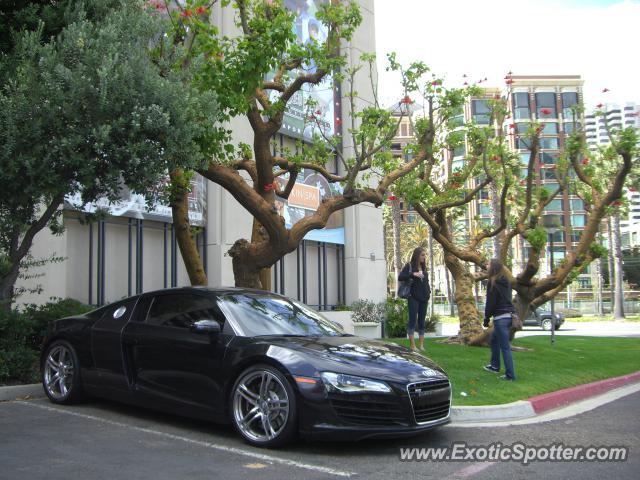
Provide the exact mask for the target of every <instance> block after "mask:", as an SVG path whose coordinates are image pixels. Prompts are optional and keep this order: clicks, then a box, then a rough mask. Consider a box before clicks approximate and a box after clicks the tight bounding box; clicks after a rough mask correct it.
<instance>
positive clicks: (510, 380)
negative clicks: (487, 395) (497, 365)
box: [498, 375, 515, 382]
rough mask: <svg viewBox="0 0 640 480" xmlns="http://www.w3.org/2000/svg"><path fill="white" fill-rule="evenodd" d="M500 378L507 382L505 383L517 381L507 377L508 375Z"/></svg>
mask: <svg viewBox="0 0 640 480" xmlns="http://www.w3.org/2000/svg"><path fill="white" fill-rule="evenodd" d="M498 378H499V379H500V380H505V381H507V382H513V381H514V380H515V378H513V377H507V376H506V375H500V376H499V377H498Z"/></svg>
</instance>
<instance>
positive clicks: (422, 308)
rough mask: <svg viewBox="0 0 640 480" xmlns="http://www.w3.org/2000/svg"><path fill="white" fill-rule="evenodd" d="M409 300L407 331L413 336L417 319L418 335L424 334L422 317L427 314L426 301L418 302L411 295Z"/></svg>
mask: <svg viewBox="0 0 640 480" xmlns="http://www.w3.org/2000/svg"><path fill="white" fill-rule="evenodd" d="M408 301H409V325H408V326H407V333H408V334H409V336H410V337H413V332H415V331H416V320H417V321H418V335H420V336H421V337H422V336H424V319H425V317H426V316H427V302H419V301H418V300H416V299H415V298H413V297H409V298H408Z"/></svg>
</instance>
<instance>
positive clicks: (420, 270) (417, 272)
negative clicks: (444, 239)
mask: <svg viewBox="0 0 640 480" xmlns="http://www.w3.org/2000/svg"><path fill="white" fill-rule="evenodd" d="M398 280H400V281H405V282H406V281H408V280H413V281H412V283H411V295H410V296H409V298H408V299H407V301H408V302H409V324H408V325H407V334H408V335H409V348H411V350H415V349H416V341H415V339H414V338H413V335H414V332H415V330H416V323H417V324H418V342H419V343H418V347H419V348H420V350H424V327H425V317H426V316H427V302H429V297H430V296H431V287H430V286H429V278H428V277H427V254H426V253H425V251H424V249H423V248H420V247H418V248H416V249H415V250H414V251H413V254H412V255H411V262H409V263H407V264H406V265H405V266H404V268H403V269H402V271H401V272H400V275H398Z"/></svg>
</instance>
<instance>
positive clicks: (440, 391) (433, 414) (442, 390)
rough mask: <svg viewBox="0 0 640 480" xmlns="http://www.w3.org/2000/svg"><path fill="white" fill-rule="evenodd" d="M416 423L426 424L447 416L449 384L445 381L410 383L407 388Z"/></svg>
mask: <svg viewBox="0 0 640 480" xmlns="http://www.w3.org/2000/svg"><path fill="white" fill-rule="evenodd" d="M407 391H408V392H409V398H410V399H411V406H412V407H413V414H414V416H415V419H416V423H427V422H433V421H435V420H440V419H442V418H446V417H448V416H449V408H450V407H451V384H450V383H449V380H447V379H438V380H432V381H427V382H420V383H412V384H410V385H408V386H407Z"/></svg>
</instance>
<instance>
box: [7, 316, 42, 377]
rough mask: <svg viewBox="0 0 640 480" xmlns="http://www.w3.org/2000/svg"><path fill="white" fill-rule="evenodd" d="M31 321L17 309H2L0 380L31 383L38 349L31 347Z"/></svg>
mask: <svg viewBox="0 0 640 480" xmlns="http://www.w3.org/2000/svg"><path fill="white" fill-rule="evenodd" d="M31 332H32V329H31V323H30V322H29V320H28V319H27V318H26V317H24V316H23V315H21V314H20V313H18V312H17V311H15V310H11V311H9V312H7V311H4V310H2V311H0V382H2V383H5V382H17V383H31V382H32V381H33V380H34V377H35V376H36V373H37V366H38V351H37V350H35V349H33V348H30V346H29V343H30V341H29V339H30V336H31Z"/></svg>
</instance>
